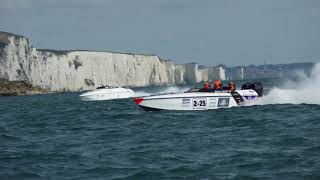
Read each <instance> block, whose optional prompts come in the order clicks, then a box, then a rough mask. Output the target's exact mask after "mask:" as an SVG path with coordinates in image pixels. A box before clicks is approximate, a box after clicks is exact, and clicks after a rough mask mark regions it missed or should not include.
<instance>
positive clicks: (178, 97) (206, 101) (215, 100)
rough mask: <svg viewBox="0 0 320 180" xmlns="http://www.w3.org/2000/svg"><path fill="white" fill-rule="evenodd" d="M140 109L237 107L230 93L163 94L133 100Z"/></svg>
mask: <svg viewBox="0 0 320 180" xmlns="http://www.w3.org/2000/svg"><path fill="white" fill-rule="evenodd" d="M135 102H136V104H138V105H139V106H140V107H141V108H142V109H144V110H146V111H155V110H210V109H218V108H230V107H235V106H238V104H237V102H236V101H235V100H234V98H233V97H232V95H231V94H230V93H180V94H164V95H156V96H149V97H140V98H136V99H135Z"/></svg>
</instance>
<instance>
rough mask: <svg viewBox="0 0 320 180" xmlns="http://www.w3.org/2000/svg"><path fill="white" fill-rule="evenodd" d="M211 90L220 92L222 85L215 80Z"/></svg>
mask: <svg viewBox="0 0 320 180" xmlns="http://www.w3.org/2000/svg"><path fill="white" fill-rule="evenodd" d="M213 89H214V90H222V83H221V81H220V80H215V81H214V82H213Z"/></svg>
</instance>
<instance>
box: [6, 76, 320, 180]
mask: <svg viewBox="0 0 320 180" xmlns="http://www.w3.org/2000/svg"><path fill="white" fill-rule="evenodd" d="M314 72H316V70H315V71H314ZM313 74H314V75H312V76H311V77H308V78H302V80H301V79H299V80H298V81H288V80H274V79H273V80H272V79H271V80H270V79H269V80H262V81H263V83H264V84H265V89H266V90H267V92H266V95H265V97H264V98H263V99H262V100H261V101H259V102H257V103H255V104H251V105H250V106H246V107H237V108H230V109H219V110H212V111H186V112H184V111H160V112H145V111H143V110H141V109H140V108H139V107H137V106H136V105H135V104H134V103H133V99H126V100H114V101H101V102H83V101H81V100H80V99H79V97H78V95H79V94H78V93H61V94H47V95H37V96H21V97H1V98H0V143H1V144H0V179H203V180H207V179H320V101H318V100H319V97H320V95H319V94H317V93H318V92H320V91H317V90H318V88H319V87H318V86H320V83H319V82H320V81H318V79H317V76H318V75H317V74H318V73H313ZM300 83H301V84H302V83H303V84H304V85H305V86H306V87H308V88H311V89H312V88H313V89H312V91H315V92H314V93H313V96H311V95H310V94H309V93H310V92H311V91H310V89H305V88H301V87H300ZM308 83H311V84H310V87H309V84H308ZM311 85H313V86H311ZM186 88H187V87H169V88H168V87H153V88H145V89H138V93H140V94H144V95H145V94H150V93H152V92H153V93H154V92H168V91H183V90H185V89H186ZM304 91H305V92H304ZM309 91H310V92H309ZM303 92H304V93H303ZM287 94H289V95H290V96H287ZM301 95H302V96H303V97H298V96H301Z"/></svg>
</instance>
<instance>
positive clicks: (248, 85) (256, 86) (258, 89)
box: [241, 82, 263, 97]
mask: <svg viewBox="0 0 320 180" xmlns="http://www.w3.org/2000/svg"><path fill="white" fill-rule="evenodd" d="M241 89H242V90H244V89H253V90H255V91H256V92H257V94H258V96H259V97H261V96H262V95H263V86H262V83H261V82H254V83H250V82H247V83H246V84H243V85H242V87H241Z"/></svg>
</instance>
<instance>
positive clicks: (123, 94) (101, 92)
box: [80, 86, 135, 101]
mask: <svg viewBox="0 0 320 180" xmlns="http://www.w3.org/2000/svg"><path fill="white" fill-rule="evenodd" d="M134 96H135V92H134V91H133V90H131V89H126V88H122V87H110V86H101V87H98V88H97V89H95V90H93V91H89V92H85V93H83V94H81V95H80V98H81V100H83V101H104V100H112V99H125V98H131V97H134Z"/></svg>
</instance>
